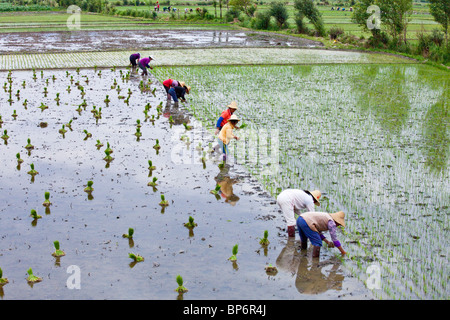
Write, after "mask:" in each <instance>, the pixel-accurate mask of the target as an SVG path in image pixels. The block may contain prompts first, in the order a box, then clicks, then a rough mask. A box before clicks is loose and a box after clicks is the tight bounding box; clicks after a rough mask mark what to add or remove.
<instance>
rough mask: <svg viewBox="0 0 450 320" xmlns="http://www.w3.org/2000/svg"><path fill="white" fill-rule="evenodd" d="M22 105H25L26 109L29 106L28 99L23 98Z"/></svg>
mask: <svg viewBox="0 0 450 320" xmlns="http://www.w3.org/2000/svg"><path fill="white" fill-rule="evenodd" d="M22 105H23V106H24V107H25V109H26V108H27V106H28V99H25V100H23V103H22Z"/></svg>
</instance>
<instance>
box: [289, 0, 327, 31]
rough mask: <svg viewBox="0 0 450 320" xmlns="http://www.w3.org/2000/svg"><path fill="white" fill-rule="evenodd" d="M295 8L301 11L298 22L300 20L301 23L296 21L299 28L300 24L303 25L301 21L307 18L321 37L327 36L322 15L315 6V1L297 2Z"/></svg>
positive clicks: (298, 0) (304, 0)
mask: <svg viewBox="0 0 450 320" xmlns="http://www.w3.org/2000/svg"><path fill="white" fill-rule="evenodd" d="M294 8H295V9H296V10H298V11H299V13H298V14H297V20H298V19H300V21H296V23H297V26H299V23H300V24H301V20H302V19H303V16H305V17H306V18H308V20H309V21H310V22H311V23H312V24H313V26H314V29H316V32H317V33H318V35H319V36H321V37H323V36H325V35H326V33H327V32H326V31H325V27H324V24H323V20H322V14H321V13H320V11H319V9H317V7H316V6H315V5H314V2H313V0H295V2H294ZM299 31H300V30H299Z"/></svg>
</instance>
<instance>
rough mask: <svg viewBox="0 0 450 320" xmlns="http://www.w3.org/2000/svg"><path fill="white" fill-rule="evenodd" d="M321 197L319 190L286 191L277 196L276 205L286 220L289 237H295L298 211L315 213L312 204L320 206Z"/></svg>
mask: <svg viewBox="0 0 450 320" xmlns="http://www.w3.org/2000/svg"><path fill="white" fill-rule="evenodd" d="M321 195H322V194H321V192H320V191H319V190H314V191H308V190H300V189H286V190H284V191H282V192H281V193H280V194H279V195H278V197H277V204H278V206H279V207H280V208H281V211H282V212H283V215H284V218H285V219H286V226H287V232H288V236H289V237H295V225H296V219H295V215H296V214H297V215H298V214H299V213H300V211H299V210H300V209H306V211H315V210H314V204H315V205H317V206H320V202H319V198H320V197H321Z"/></svg>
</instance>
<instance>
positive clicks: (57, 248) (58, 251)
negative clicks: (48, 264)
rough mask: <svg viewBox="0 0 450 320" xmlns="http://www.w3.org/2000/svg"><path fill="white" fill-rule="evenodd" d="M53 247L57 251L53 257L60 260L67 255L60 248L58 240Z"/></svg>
mask: <svg viewBox="0 0 450 320" xmlns="http://www.w3.org/2000/svg"><path fill="white" fill-rule="evenodd" d="M53 246H54V247H55V251H54V252H53V253H52V256H54V257H56V258H58V257H62V256H65V255H66V253H65V252H64V251H62V250H61V249H60V248H59V241H58V240H55V241H53Z"/></svg>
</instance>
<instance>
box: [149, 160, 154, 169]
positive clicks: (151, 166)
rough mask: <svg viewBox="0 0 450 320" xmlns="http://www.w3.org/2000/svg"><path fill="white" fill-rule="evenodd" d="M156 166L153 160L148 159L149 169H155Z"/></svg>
mask: <svg viewBox="0 0 450 320" xmlns="http://www.w3.org/2000/svg"><path fill="white" fill-rule="evenodd" d="M155 169H156V167H155V166H154V165H153V162H152V160H148V170H150V171H153V170H155Z"/></svg>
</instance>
